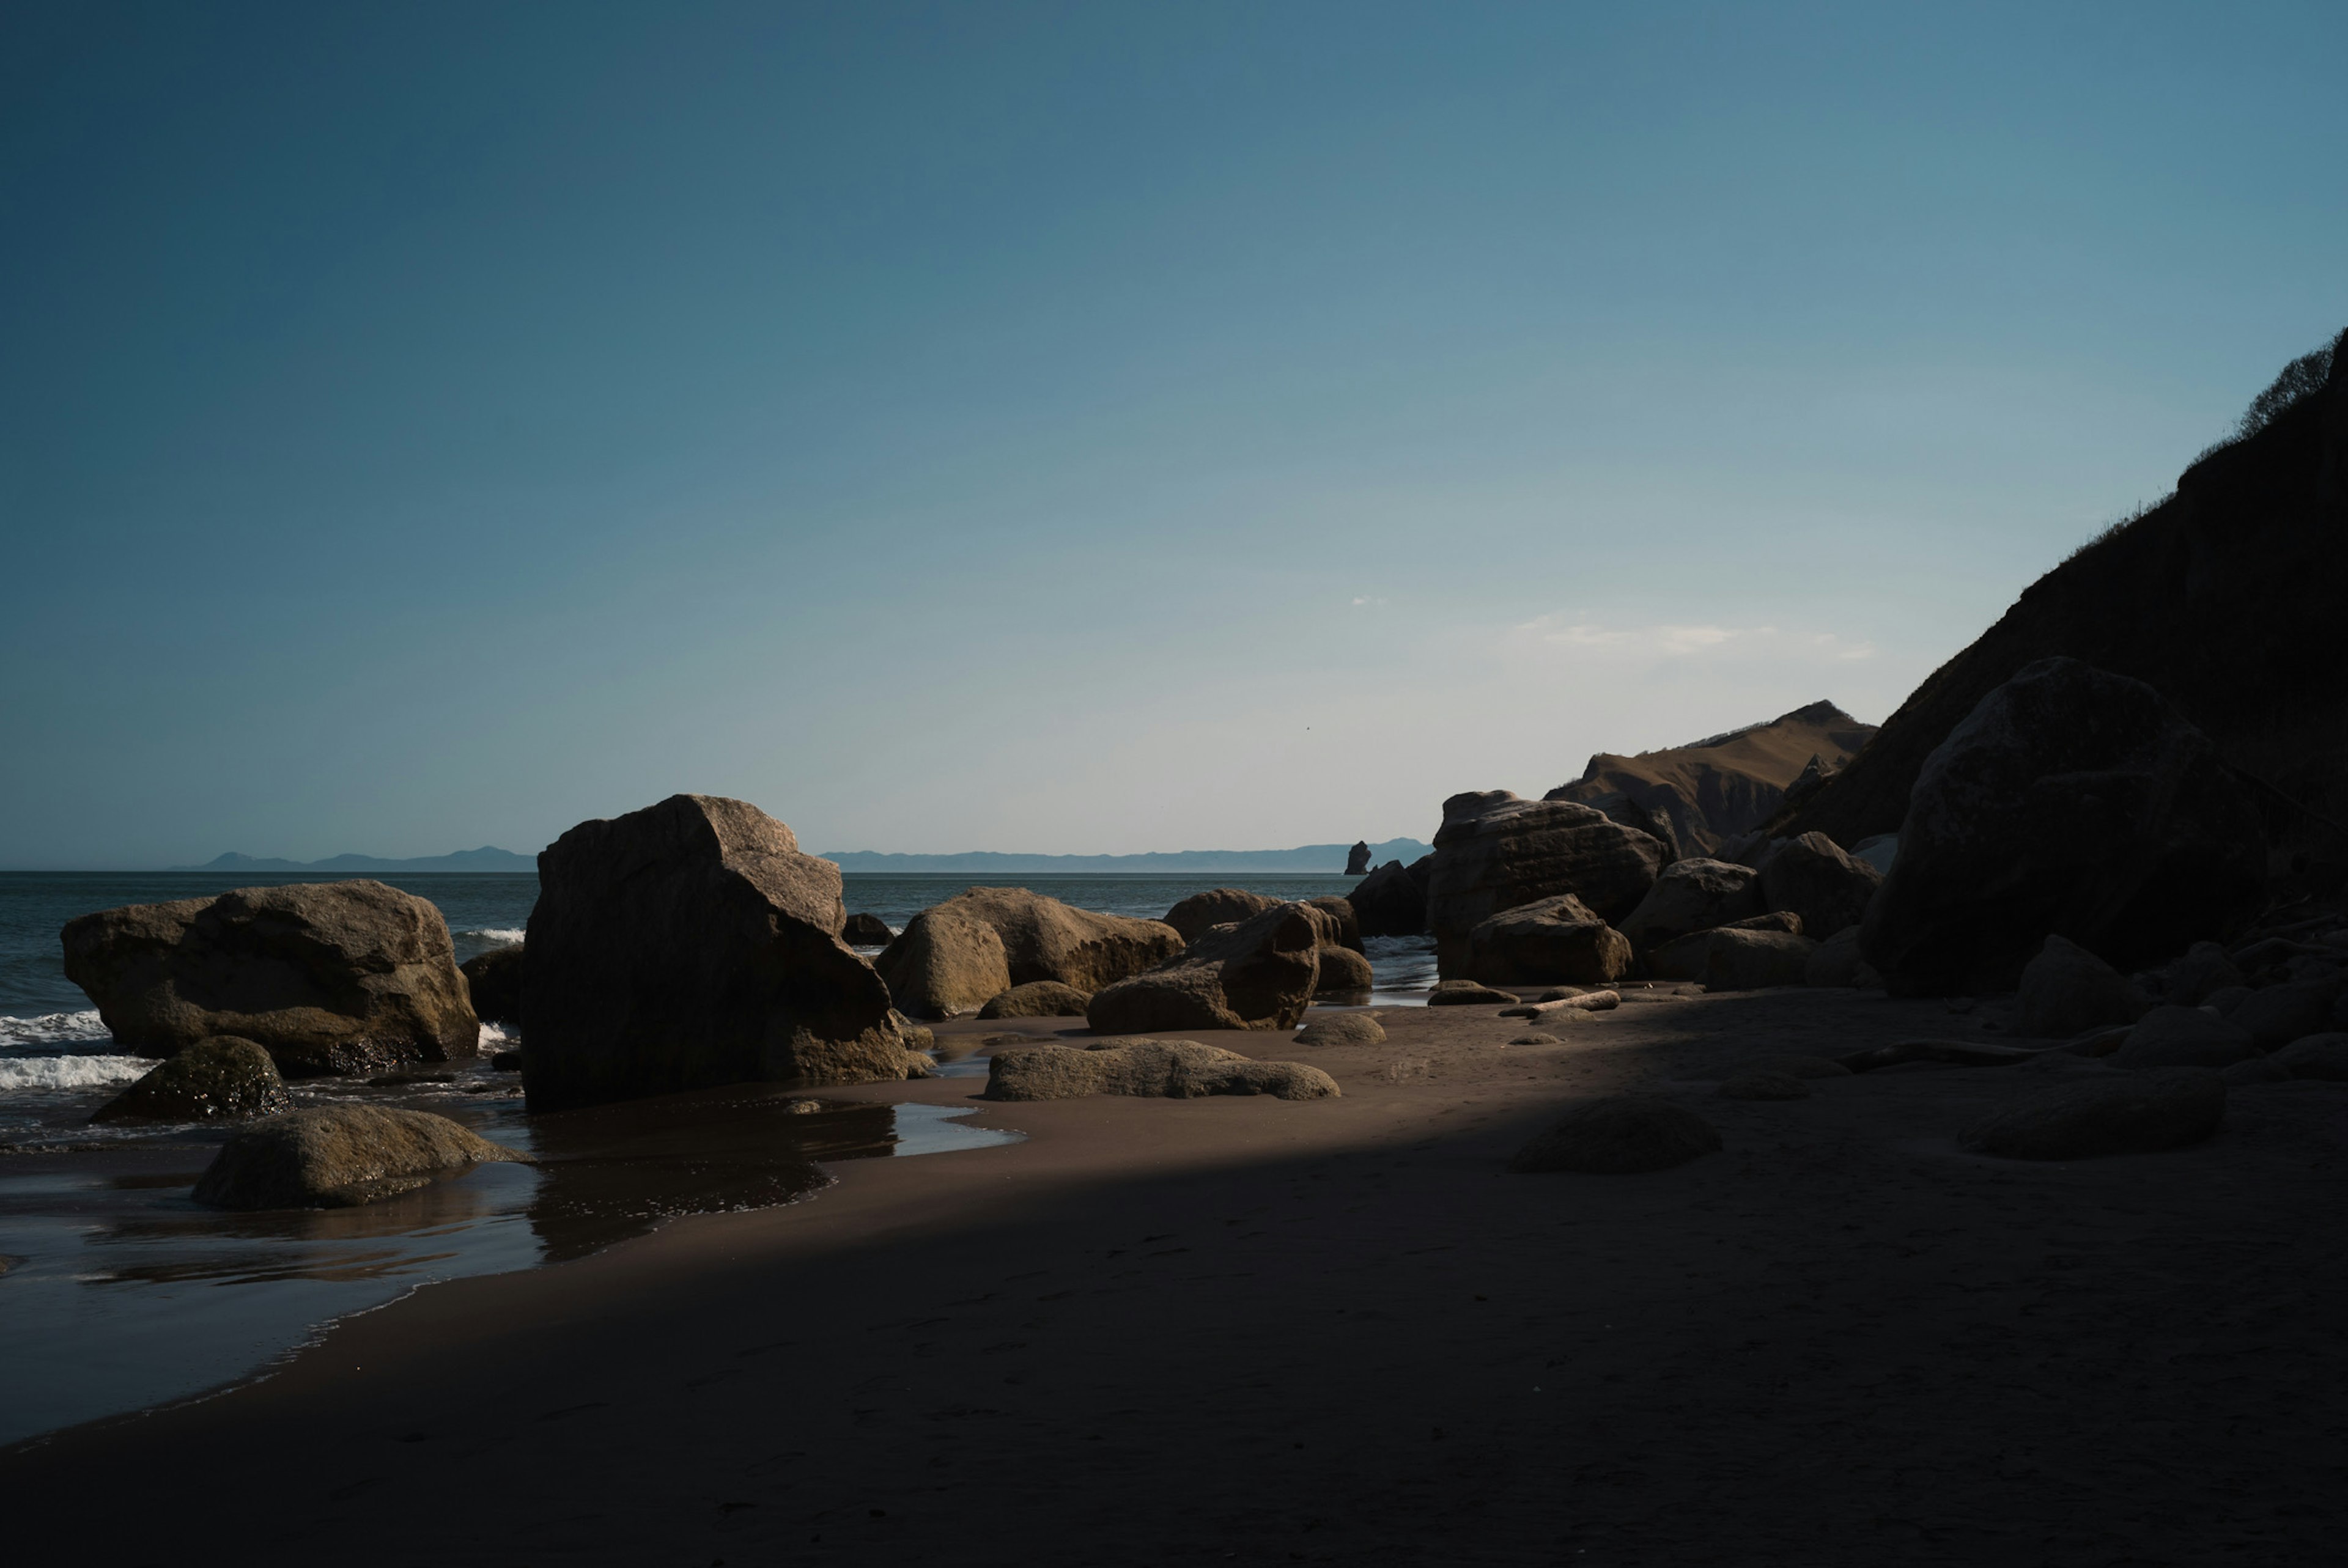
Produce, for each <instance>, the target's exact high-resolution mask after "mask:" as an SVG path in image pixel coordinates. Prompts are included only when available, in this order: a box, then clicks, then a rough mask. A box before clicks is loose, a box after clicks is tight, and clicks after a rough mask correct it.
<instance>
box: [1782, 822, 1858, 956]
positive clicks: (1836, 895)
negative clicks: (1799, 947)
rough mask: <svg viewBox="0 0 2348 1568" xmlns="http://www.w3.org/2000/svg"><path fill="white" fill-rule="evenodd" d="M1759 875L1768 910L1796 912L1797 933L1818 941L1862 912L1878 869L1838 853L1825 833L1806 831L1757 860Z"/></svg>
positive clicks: (1839, 849) (1852, 923)
mask: <svg viewBox="0 0 2348 1568" xmlns="http://www.w3.org/2000/svg"><path fill="white" fill-rule="evenodd" d="M1760 880H1761V897H1762V899H1763V900H1764V901H1765V902H1766V904H1767V905H1768V907H1769V908H1770V910H1771V911H1772V912H1773V913H1785V914H1793V915H1799V916H1800V917H1802V935H1804V936H1805V937H1810V938H1816V939H1818V940H1819V941H1824V940H1825V939H1826V938H1828V937H1831V936H1833V935H1834V934H1835V933H1836V932H1838V931H1841V930H1847V929H1849V927H1853V926H1856V925H1858V924H1859V921H1860V920H1862V919H1864V918H1865V917H1866V916H1867V906H1868V904H1869V901H1871V900H1872V899H1873V898H1874V897H1875V892H1876V889H1877V888H1879V887H1880V886H1883V873H1882V872H1880V871H1878V870H1877V869H1876V868H1875V867H1874V866H1869V864H1868V863H1867V862H1866V861H1864V860H1854V859H1852V858H1851V857H1850V856H1848V855H1846V854H1844V853H1843V851H1842V846H1841V845H1838V844H1837V843H1835V841H1834V840H1833V839H1831V838H1828V836H1827V835H1825V834H1823V833H1806V834H1803V835H1801V836H1800V837H1798V838H1795V839H1789V840H1788V841H1787V842H1786V843H1785V844H1782V845H1779V846H1778V847H1777V848H1776V850H1775V851H1774V852H1773V853H1771V855H1770V856H1769V858H1768V859H1766V860H1765V861H1763V862H1762V863H1761V872H1760Z"/></svg>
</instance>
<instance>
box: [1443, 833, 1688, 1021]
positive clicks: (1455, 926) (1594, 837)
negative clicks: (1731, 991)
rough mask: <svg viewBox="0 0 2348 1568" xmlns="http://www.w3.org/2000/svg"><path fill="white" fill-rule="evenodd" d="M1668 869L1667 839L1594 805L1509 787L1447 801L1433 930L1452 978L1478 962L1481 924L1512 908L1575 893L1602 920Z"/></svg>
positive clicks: (1623, 912)
mask: <svg viewBox="0 0 2348 1568" xmlns="http://www.w3.org/2000/svg"><path fill="white" fill-rule="evenodd" d="M1662 869H1663V845H1660V844H1658V843H1656V842H1655V840H1654V839H1653V838H1651V837H1649V836H1648V835H1645V834H1643V833H1640V832H1637V831H1635V830H1634V829H1632V828H1628V827H1625V826H1623V825H1622V824H1621V823H1618V822H1616V821H1614V820H1613V819H1612V817H1609V816H1608V815H1606V814H1605V813H1603V812H1601V811H1600V810H1598V809H1597V808H1596V807H1595V806H1590V805H1582V804H1577V803H1575V802H1572V801H1537V800H1525V799H1522V798H1521V797H1519V796H1518V795H1514V794H1509V792H1508V791H1507V790H1483V791H1477V792H1472V793H1469V794H1456V795H1453V796H1452V797H1451V798H1450V799H1449V800H1447V801H1445V802H1444V803H1443V826H1442V827H1441V828H1440V829H1439V830H1438V831H1437V833H1436V835H1435V867H1434V871H1433V873H1432V875H1431V876H1429V877H1428V879H1427V897H1426V917H1427V927H1428V929H1430V930H1431V931H1433V932H1434V934H1435V951H1436V963H1437V968H1438V969H1439V971H1440V972H1441V973H1442V974H1444V975H1445V976H1447V977H1448V976H1462V975H1466V974H1468V972H1469V968H1470V967H1471V965H1472V962H1473V954H1472V947H1471V940H1470V938H1471V936H1472V934H1473V933H1474V931H1475V929H1476V927H1478V926H1479V925H1481V924H1483V923H1484V922H1485V921H1486V920H1488V919H1490V918H1491V917H1493V916H1495V915H1497V914H1499V913H1500V912H1502V911H1503V910H1507V909H1514V908H1517V907H1519V906H1522V905H1526V904H1535V903H1539V902H1540V901H1541V900H1542V899H1545V898H1555V897H1560V895H1563V894H1568V893H1570V894H1571V895H1573V896H1574V897H1577V898H1579V899H1581V902H1582V903H1583V904H1584V905H1586V906H1588V907H1589V908H1590V910H1591V912H1592V913H1593V914H1595V915H1596V916H1597V917H1599V918H1600V919H1601V920H1605V921H1609V922H1612V921H1614V920H1619V919H1622V917H1625V916H1628V915H1629V914H1630V913H1631V912H1632V910H1633V909H1635V908H1636V907H1638V905H1639V901H1640V900H1641V899H1642V898H1643V897H1646V894H1647V890H1648V889H1649V888H1651V887H1653V886H1654V883H1655V877H1656V875H1657V874H1658V873H1659V872H1661V871H1662Z"/></svg>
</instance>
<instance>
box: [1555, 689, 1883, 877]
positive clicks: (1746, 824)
mask: <svg viewBox="0 0 2348 1568" xmlns="http://www.w3.org/2000/svg"><path fill="white" fill-rule="evenodd" d="M1874 734H1875V727H1874V726H1873V725H1871V724H1862V723H1859V721H1858V720H1856V719H1854V718H1852V717H1851V716H1850V715H1849V713H1846V712H1843V711H1842V710H1841V709H1840V708H1838V707H1836V706H1835V705H1834V704H1833V703H1832V702H1812V703H1811V704H1809V705H1808V706H1807V707H1804V708H1797V709H1795V710H1794V711H1793V712H1790V713H1785V714H1781V715H1780V716H1778V717H1777V718H1775V719H1772V720H1770V721H1769V722H1768V723H1766V724H1756V725H1754V726H1752V727H1751V728H1750V729H1745V730H1735V731H1732V732H1730V733H1727V734H1725V735H1715V736H1713V737H1712V738H1710V739H1708V740H1703V741H1698V742H1696V743H1694V744H1693V745H1687V746H1674V747H1672V748H1670V749H1669V750H1666V751H1660V752H1642V753H1639V754H1638V755H1636V756H1628V757H1625V756H1615V755H1612V753H1603V752H1601V753H1599V754H1598V755H1596V756H1594V757H1591V759H1590V765H1589V766H1588V767H1586V768H1584V769H1583V770H1582V774H1581V777H1580V778H1579V779H1576V780H1575V781H1574V782H1573V783H1571V784H1560V785H1559V786H1558V787H1557V788H1556V789H1553V790H1551V791H1550V792H1549V794H1547V795H1546V796H1544V797H1543V798H1545V799H1548V800H1570V801H1576V802H1579V803H1581V804H1584V805H1591V806H1595V807H1597V808H1598V809H1599V810H1601V811H1603V812H1605V813H1606V814H1607V815H1609V816H1612V817H1614V818H1615V819H1616V820H1618V821H1621V822H1622V823H1624V824H1625V825H1628V826H1631V827H1635V828H1640V829H1646V828H1647V827H1648V826H1649V824H1648V823H1647V822H1646V821H1645V820H1643V818H1644V816H1645V815H1646V814H1649V813H1652V814H1653V815H1655V816H1657V817H1660V818H1662V819H1663V821H1665V822H1667V823H1669V824H1670V825H1671V828H1672V836H1673V841H1674V842H1673V856H1672V857H1673V859H1676V858H1678V856H1680V855H1711V854H1713V853H1714V852H1715V851H1716V850H1719V849H1720V848H1722V847H1723V846H1724V845H1726V844H1727V843H1728V842H1729V841H1730V840H1732V839H1735V838H1736V837H1738V836H1739V835H1743V834H1746V833H1749V832H1751V831H1752V830H1753V829H1754V828H1756V827H1758V826H1759V825H1761V824H1762V823H1763V822H1765V821H1766V820H1767V819H1768V818H1769V816H1770V815H1772V814H1773V813H1775V812H1776V810H1777V808H1778V804H1779V803H1780V802H1782V801H1783V800H1784V799H1785V796H1786V792H1787V788H1788V787H1789V786H1791V785H1792V784H1795V782H1796V781H1797V780H1798V779H1800V778H1801V777H1802V775H1803V773H1804V770H1805V769H1807V768H1808V767H1809V765H1810V763H1811V761H1812V759H1813V758H1815V759H1817V760H1818V763H1819V764H1820V766H1821V767H1822V768H1838V767H1841V766H1842V765H1844V764H1847V763H1849V760H1850V759H1851V758H1852V757H1854V756H1856V755H1858V754H1859V751H1860V749H1861V748H1862V747H1864V746H1865V745H1867V744H1868V743H1869V740H1870V739H1872V738H1873V736H1874ZM1846 842H1849V841H1846Z"/></svg>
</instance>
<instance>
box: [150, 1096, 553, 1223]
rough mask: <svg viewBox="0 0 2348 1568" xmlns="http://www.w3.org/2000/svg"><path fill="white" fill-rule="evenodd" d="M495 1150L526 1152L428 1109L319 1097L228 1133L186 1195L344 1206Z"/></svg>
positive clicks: (280, 1205) (255, 1203)
mask: <svg viewBox="0 0 2348 1568" xmlns="http://www.w3.org/2000/svg"><path fill="white" fill-rule="evenodd" d="M496 1160H513V1161H520V1162H522V1163H529V1161H530V1156H529V1155H527V1154H523V1153H518V1152H516V1151H514V1150H512V1149H509V1148H506V1147H505V1146H504V1145H502V1144H499V1143H490V1142H489V1140H488V1139H486V1138H483V1137H481V1136H480V1135H479V1134H478V1133H476V1132H472V1131H471V1130H470V1129H469V1128H465V1127H462V1126H459V1125H458V1123H456V1122H451V1121H449V1120H448V1118H447V1117H446V1116H435V1115H432V1114H431V1113H430V1112H424V1111H394V1110H389V1109H386V1108H385V1107H382V1106H376V1105H322V1106H317V1107H314V1108H313V1109H311V1110H307V1111H289V1112H286V1113H285V1114H284V1115H283V1116H272V1117H271V1118H269V1120H267V1121H265V1122H254V1123H252V1125H251V1126H249V1127H243V1128H240V1129H239V1130H237V1131H236V1132H232V1133H231V1134H230V1135H229V1140H228V1142H227V1143H224V1144H222V1145H221V1152H220V1153H218V1154H216V1155H214V1156H213V1157H212V1163H211V1166H210V1167H208V1168H207V1169H206V1170H205V1172H204V1173H203V1176H202V1178H201V1180H199V1181H198V1182H197V1183H196V1192H195V1198H196V1202H198V1203H200V1204H211V1205H212V1206H213V1207H215V1208H222V1209H299V1208H310V1209H338V1208H348V1207H351V1206H353V1205H355V1204H371V1203H374V1202H376V1201H377V1200H378V1199H381V1198H388V1197H394V1196H396V1195H397V1194H401V1193H405V1192H410V1191H412V1190H414V1189H415V1188H417V1187H421V1186H424V1185H426V1184H428V1183H431V1182H436V1181H438V1180H440V1179H441V1178H443V1177H446V1176H454V1175H461V1174H462V1173H465V1172H466V1171H469V1170H470V1169H471V1168H472V1167H473V1166H475V1165H477V1164H480V1163H486V1162H489V1161H496Z"/></svg>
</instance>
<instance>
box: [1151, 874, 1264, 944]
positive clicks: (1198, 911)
mask: <svg viewBox="0 0 2348 1568" xmlns="http://www.w3.org/2000/svg"><path fill="white" fill-rule="evenodd" d="M1279 902H1280V900H1279V899H1277V898H1268V897H1265V896H1264V895H1262V894H1261V893H1251V892H1249V891H1248V890H1247V889H1246V888H1244V887H1210V888H1208V889H1207V890H1206V891H1205V892H1204V893H1193V894H1191V895H1190V896H1189V897H1188V898H1185V899H1183V900H1181V901H1180V902H1179V903H1178V904H1176V905H1175V906H1174V907H1172V908H1171V909H1169V910H1167V911H1166V922H1165V923H1166V924H1167V925H1169V926H1171V927H1174V929H1175V932H1176V934H1178V935H1179V936H1180V937H1181V938H1182V940H1183V941H1184V942H1185V943H1190V942H1195V941H1197V940H1198V939H1199V938H1201V937H1203V936H1205V935H1206V934H1207V933H1208V932H1210V931H1211V930H1213V929H1214V928H1215V927H1218V926H1230V925H1234V924H1236V923H1238V922H1239V921H1241V920H1245V919H1249V918H1251V917H1253V916H1257V915H1261V914H1262V913H1263V912H1264V911H1265V910H1266V909H1269V908H1271V907H1272V906H1273V905H1275V904H1277V903H1279Z"/></svg>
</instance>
